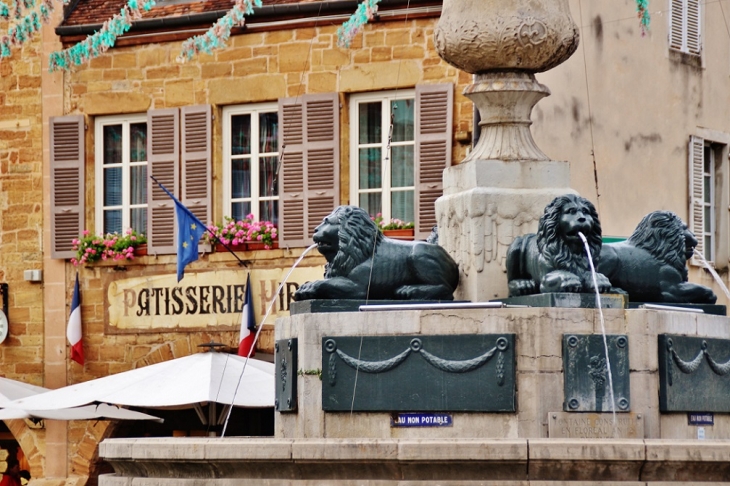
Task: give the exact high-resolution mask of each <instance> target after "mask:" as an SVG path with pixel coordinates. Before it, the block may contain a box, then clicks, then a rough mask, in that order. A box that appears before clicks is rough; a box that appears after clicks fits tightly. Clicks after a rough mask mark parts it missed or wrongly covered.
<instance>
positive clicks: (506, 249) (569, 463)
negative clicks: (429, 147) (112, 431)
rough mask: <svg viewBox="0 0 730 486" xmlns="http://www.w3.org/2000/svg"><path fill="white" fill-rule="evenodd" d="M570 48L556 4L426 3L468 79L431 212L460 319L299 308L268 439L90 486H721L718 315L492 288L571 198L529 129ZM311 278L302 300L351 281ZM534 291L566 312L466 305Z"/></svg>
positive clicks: (280, 327)
mask: <svg viewBox="0 0 730 486" xmlns="http://www.w3.org/2000/svg"><path fill="white" fill-rule="evenodd" d="M577 42H578V37H577V33H576V28H575V25H574V24H573V21H572V20H571V18H570V15H569V12H568V7H567V0H514V1H511V2H505V1H500V0H482V1H477V0H444V3H443V14H442V19H441V21H440V23H439V25H438V28H437V30H436V46H437V48H438V50H439V52H440V54H441V55H442V56H443V57H444V59H446V60H447V61H448V62H450V63H452V64H453V65H455V66H457V67H458V68H460V69H463V70H465V71H467V72H469V73H472V74H475V75H476V78H475V82H474V84H472V85H471V86H469V87H468V88H467V90H466V91H467V93H466V94H467V95H468V96H469V97H470V98H471V99H472V100H473V101H474V103H475V105H476V106H477V108H478V109H479V111H480V113H481V120H482V121H481V123H480V126H481V137H480V141H479V143H478V145H477V147H475V149H474V151H473V152H472V153H471V154H470V155H469V156H468V157H467V159H466V160H464V161H463V162H462V163H461V164H459V165H457V166H453V167H450V168H448V169H447V170H446V171H445V173H444V196H443V197H441V198H440V199H439V200H438V201H437V203H436V212H437V217H438V222H439V233H440V234H439V243H440V245H441V246H442V247H443V248H444V249H445V250H446V252H447V253H448V254H449V255H451V257H452V258H453V260H454V261H455V262H456V263H457V264H458V268H459V272H460V279H459V287H457V288H456V291H455V298H456V300H458V301H471V302H474V303H475V304H474V306H473V308H468V307H466V306H461V307H459V306H458V305H457V304H456V303H448V304H443V305H442V306H441V307H439V304H438V303H436V304H432V305H429V306H424V307H422V308H419V307H418V305H417V304H413V305H411V306H410V307H409V306H404V307H400V308H398V307H395V308H394V307H393V306H382V308H381V309H377V308H375V309H373V307H377V306H368V309H367V310H368V312H341V311H337V312H316V311H317V310H322V309H313V308H312V306H311V305H310V304H308V303H311V302H312V301H310V300H303V301H301V302H297V303H296V304H297V305H299V306H300V307H302V306H303V307H307V306H309V307H308V309H306V311H304V312H301V313H296V312H292V315H291V316H290V317H288V318H282V319H279V320H278V321H277V324H276V340H277V341H276V349H277V353H276V366H277V373H276V375H277V403H276V425H275V437H274V438H271V439H251V438H226V439H195V438H189V439H185V440H180V439H114V440H107V441H104V442H103V443H102V444H101V446H100V456H101V457H103V458H104V459H105V460H107V461H109V462H110V463H112V465H113V466H114V468H115V471H116V475H114V476H104V477H102V478H100V484H101V485H108V486H111V485H120V486H121V485H123V484H124V485H126V484H132V481H134V484H137V485H140V486H146V485H150V486H151V485H153V484H162V483H163V482H165V481H167V482H169V483H170V484H172V483H173V482H174V484H182V485H186V484H190V485H193V484H203V483H204V484H220V485H223V484H234V483H235V482H236V481H246V480H248V481H252V482H257V481H258V482H261V483H262V484H263V483H264V482H265V483H266V484H270V485H280V484H281V485H284V484H286V485H295V484H323V485H335V484H362V483H365V482H373V484H375V482H376V481H382V484H396V483H397V484H400V482H402V481H405V482H408V483H409V484H411V482H413V484H416V483H421V482H423V483H424V484H436V483H439V484H442V483H448V484H472V483H471V482H474V484H484V483H485V482H487V483H489V484H515V485H517V484H520V485H527V484H533V482H540V484H543V485H549V484H566V483H567V482H570V484H575V485H591V484H607V482H611V484H622V483H631V484H638V483H641V484H645V483H649V484H653V483H654V482H662V481H680V482H681V481H685V482H686V483H684V484H696V483H697V482H703V481H723V480H726V479H727V477H728V474H729V473H730V466H729V465H728V464H730V462H729V461H728V460H729V459H730V444H729V443H728V442H723V441H715V440H711V439H730V417H729V416H728V415H725V414H727V413H728V412H730V408H729V407H728V403H730V402H729V401H728V400H727V393H728V390H729V389H730V382H729V381H728V380H726V379H725V377H726V375H728V374H730V326H729V325H728V324H729V323H728V319H727V318H726V317H725V316H720V315H709V314H705V313H699V312H689V311H688V309H681V308H668V307H664V308H662V307H659V308H652V307H649V306H647V307H644V308H637V309H627V308H625V307H624V305H623V304H622V305H618V306H610V305H609V306H604V307H608V308H604V309H603V312H602V314H601V313H599V311H598V309H597V308H596V306H595V305H590V306H587V305H583V303H584V301H585V300H586V299H583V298H581V297H580V296H582V295H588V300H591V299H592V300H594V301H596V300H598V301H599V302H600V301H601V299H603V296H604V295H605V294H601V295H600V296H599V297H600V298H599V297H597V296H595V295H593V294H590V293H589V294H582V293H581V291H584V290H585V291H587V292H591V291H595V290H598V291H601V290H603V291H605V290H607V285H606V282H605V281H603V279H601V278H599V277H598V276H597V275H594V273H592V272H590V271H589V270H585V269H583V270H581V271H580V272H579V273H580V275H578V276H577V278H576V280H577V284H575V285H574V284H571V283H570V281H571V278H572V277H571V276H569V275H565V274H562V273H561V274H559V275H557V277H560V278H558V279H557V280H556V279H553V278H552V277H548V276H549V274H550V272H545V273H544V274H540V275H531V278H532V283H530V282H527V280H529V279H528V278H527V276H526V275H524V274H523V273H521V272H520V271H516V273H514V274H515V275H517V276H518V278H520V279H521V280H525V282H521V283H519V284H516V285H515V286H514V290H513V289H512V288H510V287H508V281H507V278H506V276H505V270H507V271H509V272H512V271H515V270H519V268H518V267H520V265H519V264H518V263H520V264H521V262H523V261H525V259H526V258H531V257H530V256H529V252H528V251H527V250H525V252H524V254H523V253H521V252H520V251H521V250H520V251H517V250H516V249H514V248H513V251H510V246H511V245H513V244H514V243H513V242H515V241H524V242H525V245H524V246H525V247H527V246H529V245H528V244H527V242H528V240H529V238H528V237H523V236H522V235H525V234H527V233H530V232H533V231H535V229H537V226H538V220H539V219H540V218H541V217H542V215H543V208H545V207H546V206H548V204H549V203H550V202H551V201H553V200H554V199H556V198H557V197H559V196H560V197H562V196H564V195H566V194H568V195H575V191H572V190H571V189H570V188H569V164H568V163H567V162H560V161H552V160H549V158H548V157H547V156H546V155H545V154H543V153H542V152H541V151H540V150H539V148H537V146H536V145H535V143H534V141H533V140H532V136H531V134H530V131H529V125H530V111H531V109H532V107H533V106H534V104H535V103H536V102H537V101H538V100H539V99H540V98H542V97H543V96H546V95H547V94H549V90H548V89H547V88H546V87H544V86H542V85H540V84H539V83H537V82H536V81H535V78H534V73H535V72H539V71H542V70H546V69H550V68H551V67H554V66H556V65H558V64H559V63H560V62H563V61H564V60H565V59H567V58H568V56H570V54H571V53H572V52H573V51H574V50H575V48H576V45H577ZM572 197H573V199H572V200H573V201H578V200H579V199H578V198H576V197H575V196H572ZM569 199H570V198H569ZM596 222H597V221H596ZM595 229H596V227H595V225H594V226H593V230H595ZM579 231H580V232H581V233H582V232H585V231H586V228H585V227H581V228H580V229H579ZM570 236H576V237H577V238H578V240H577V242H576V244H575V245H574V246H577V247H578V248H579V249H580V250H579V251H580V252H582V251H583V250H582V245H583V243H582V241H581V240H580V238H579V237H578V236H577V234H576V235H573V234H572V233H571V235H570ZM585 236H586V237H587V238H586V239H587V240H588V241H590V235H589V234H586V235H585ZM517 237H520V238H521V239H520V238H517ZM367 241H369V242H370V243H372V244H375V243H374V242H372V241H371V240H367ZM571 244H572V243H571ZM521 247H522V245H521V244H520V248H521ZM599 247H600V246H599ZM404 248H405V247H403V248H401V247H398V248H397V249H398V250H399V251H397V252H396V253H401V252H400V250H403V249H404ZM409 249H411V248H410V247H409ZM320 250H321V251H322V250H324V251H323V253H326V252H327V251H328V248H327V247H326V246H321V247H320ZM613 250H616V251H614V253H616V254H619V253H620V252H621V249H620V248H619V249H616V248H614V249H613ZM613 250H611V251H613ZM414 251H415V250H414ZM426 251H430V250H429V249H428V248H427V249H426ZM591 252H592V250H589V253H591ZM404 253H408V252H404ZM439 253H440V252H439ZM377 256H378V255H377V252H376V253H375V254H374V256H373V257H372V258H374V259H376V258H377ZM594 256H595V255H594ZM402 261H403V260H398V262H402ZM515 262H517V263H515ZM392 265H393V266H397V264H396V263H392ZM513 265H515V266H513ZM366 266H367V265H366ZM370 266H371V267H375V266H377V264H376V263H375V262H374V260H372V259H371V260H370ZM449 266H450V265H446V266H445V267H444V268H447V270H446V271H445V272H444V274H445V275H448V273H449V272H448V268H449ZM330 270H332V269H330ZM361 270H362V269H361ZM563 270H564V269H560V268H558V269H555V268H553V269H551V271H563ZM597 270H598V271H599V272H601V273H603V274H604V275H609V274H610V273H611V272H612V271H613V269H612V268H610V267H606V268H602V267H601V266H600V265H599V266H598V269H597ZM573 273H574V274H575V272H573ZM348 275H349V273H346V274H345V276H348ZM329 277H332V278H330V279H329V280H333V279H334V278H341V275H338V274H337V272H336V271H334V272H332V271H331V272H330V275H329ZM604 278H606V277H604ZM535 279H537V283H535ZM327 280H328V279H325V280H324V281H320V282H325V283H315V284H314V285H312V286H310V287H309V288H305V292H303V293H302V295H301V296H300V297H301V298H303V299H309V298H312V297H322V296H323V295H324V294H320V293H318V292H319V289H322V288H325V289H328V288H334V289H335V291H336V292H340V291H341V290H342V289H343V288H344V289H347V288H350V287H348V286H350V285H351V283H352V282H353V281H354V282H355V283H361V282H360V281H359V280H357V281H356V280H353V279H352V278H349V279H347V278H346V279H345V280H337V281H336V283H337V284H338V285H334V286H333V285H332V284H333V283H334V282H327ZM447 280H448V279H447ZM367 281H368V285H370V279H369V278H368V280H367ZM555 282H557V284H556V285H557V287H555V288H554V287H553V284H555ZM566 282H567V284H566V285H565V286H564V285H563V283H566ZM417 283H419V284H420V283H422V282H417ZM543 283H544V284H546V287H545V289H546V290H557V291H558V293H559V294H563V295H567V296H568V298H567V299H566V300H571V299H572V298H573V297H576V298H577V304H578V305H572V306H568V305H564V306H562V307H555V306H533V307H528V306H524V305H515V306H507V307H505V306H503V305H502V304H496V303H491V305H490V306H484V305H481V304H483V303H485V302H486V301H490V300H493V299H495V298H506V297H507V296H508V294H509V293H510V292H512V293H513V294H530V293H533V292H535V291H539V290H540V289H539V287H541V286H542V284H543ZM680 283H682V282H680ZM339 284H342V286H340V285H339ZM406 285H411V282H408V283H407V284H406ZM356 287H357V288H356V290H357V292H361V290H362V289H361V285H357V286H356ZM680 287H681V288H687V287H682V286H681V285H680ZM398 288H400V286H398ZM526 289H528V290H527V291H526ZM566 291H567V292H566ZM365 292H366V293H365V295H366V298H367V296H368V295H369V294H368V292H369V290H367V289H366V291H365ZM345 295H347V294H346V293H345ZM337 296H339V295H337ZM438 296H439V297H441V296H442V295H441V294H439V295H438ZM358 297H361V296H360V295H359V294H358ZM401 300H403V299H401ZM619 300H620V301H621V302H625V299H624V298H620V299H619ZM369 303H370V304H372V303H373V302H369ZM329 310H333V309H329ZM334 310H337V309H334ZM340 310H342V309H340ZM350 310H352V309H350ZM689 310H691V311H694V310H695V309H689ZM727 378H729V379H730V377H727ZM607 381H608V383H607ZM606 412H611V413H606ZM614 413H615V417H614ZM700 438H702V439H705V441H698V440H697V439H700ZM686 439H695V440H693V441H687V440H686ZM131 478H134V479H131ZM599 482H600V483H599ZM165 484H167V483H165ZM378 484H381V483H378ZM676 484H682V483H676Z"/></svg>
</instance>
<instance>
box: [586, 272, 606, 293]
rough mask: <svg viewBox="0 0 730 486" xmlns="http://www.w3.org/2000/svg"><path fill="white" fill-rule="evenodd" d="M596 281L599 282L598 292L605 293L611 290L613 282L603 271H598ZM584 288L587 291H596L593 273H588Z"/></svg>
mask: <svg viewBox="0 0 730 486" xmlns="http://www.w3.org/2000/svg"><path fill="white" fill-rule="evenodd" d="M596 283H597V284H598V293H600V294H605V293H607V292H610V291H611V282H610V281H609V280H608V278H607V277H606V276H605V275H603V274H602V273H596ZM584 288H585V290H586V291H591V292H595V291H596V289H595V287H594V286H593V276H592V275H591V274H588V275H586V282H585V285H584Z"/></svg>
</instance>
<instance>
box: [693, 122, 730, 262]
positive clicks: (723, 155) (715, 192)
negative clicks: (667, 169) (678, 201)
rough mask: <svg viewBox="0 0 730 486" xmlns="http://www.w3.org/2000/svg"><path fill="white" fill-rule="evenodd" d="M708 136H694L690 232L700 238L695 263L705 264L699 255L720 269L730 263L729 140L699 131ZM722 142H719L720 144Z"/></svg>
mask: <svg viewBox="0 0 730 486" xmlns="http://www.w3.org/2000/svg"><path fill="white" fill-rule="evenodd" d="M698 131H699V132H703V133H701V134H702V135H705V137H708V138H709V137H712V139H708V138H705V137H701V136H692V137H690V142H689V173H690V186H689V188H690V208H689V223H688V226H689V229H690V230H691V231H692V232H693V233H694V234H695V237H696V238H697V247H696V248H695V256H694V257H693V258H692V260H691V263H692V264H694V265H703V263H702V259H701V258H699V255H698V253H699V254H702V256H704V258H705V260H707V261H708V262H710V263H712V264H713V265H715V267H718V268H724V267H725V266H727V261H728V248H727V247H728V212H727V209H726V210H725V211H722V210H721V208H727V207H728V192H729V188H728V187H727V182H724V181H726V180H727V177H726V174H727V171H728V163H727V159H728V144H727V142H728V141H730V139H729V137H728V136H727V135H725V134H722V133H718V132H713V131H711V130H707V129H700V130H698ZM717 140H719V141H717Z"/></svg>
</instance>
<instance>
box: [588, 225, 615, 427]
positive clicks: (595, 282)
mask: <svg viewBox="0 0 730 486" xmlns="http://www.w3.org/2000/svg"><path fill="white" fill-rule="evenodd" d="M578 236H580V239H581V240H583V246H584V247H585V249H586V254H587V255H588V264H589V265H590V267H591V275H592V276H593V289H594V290H595V291H596V307H597V308H598V315H599V317H600V320H601V334H602V335H603V349H604V351H605V353H606V369H607V370H608V390H609V392H610V396H611V413H612V414H613V435H614V437H617V436H618V425H617V423H616V398H615V397H614V394H613V375H612V373H611V360H610V358H609V357H608V341H607V340H606V325H605V323H604V320H603V309H602V308H601V294H600V293H599V292H598V280H597V279H596V269H595V268H594V267H593V257H592V256H591V249H590V247H589V246H588V240H586V237H585V235H584V234H583V233H581V232H578Z"/></svg>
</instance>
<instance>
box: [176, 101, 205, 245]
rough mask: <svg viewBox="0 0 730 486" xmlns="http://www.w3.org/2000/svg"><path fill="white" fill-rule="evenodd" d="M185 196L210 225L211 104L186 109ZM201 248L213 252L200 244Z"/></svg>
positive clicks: (184, 126) (183, 128)
mask: <svg viewBox="0 0 730 486" xmlns="http://www.w3.org/2000/svg"><path fill="white" fill-rule="evenodd" d="M181 116H182V167H181V169H182V197H181V198H180V201H181V202H182V203H183V204H184V205H185V206H186V207H187V208H188V209H190V211H192V212H193V214H194V215H195V216H197V217H198V219H200V221H202V222H203V223H205V224H206V225H207V224H208V223H210V222H211V220H212V217H213V212H212V207H213V206H212V205H213V200H212V196H211V194H212V190H211V185H212V184H211V174H212V160H211V140H212V138H211V137H212V134H211V119H212V118H211V116H212V110H211V107H210V105H198V106H186V107H183V108H182V113H181ZM198 250H199V251H210V245H207V244H200V245H199V246H198Z"/></svg>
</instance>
